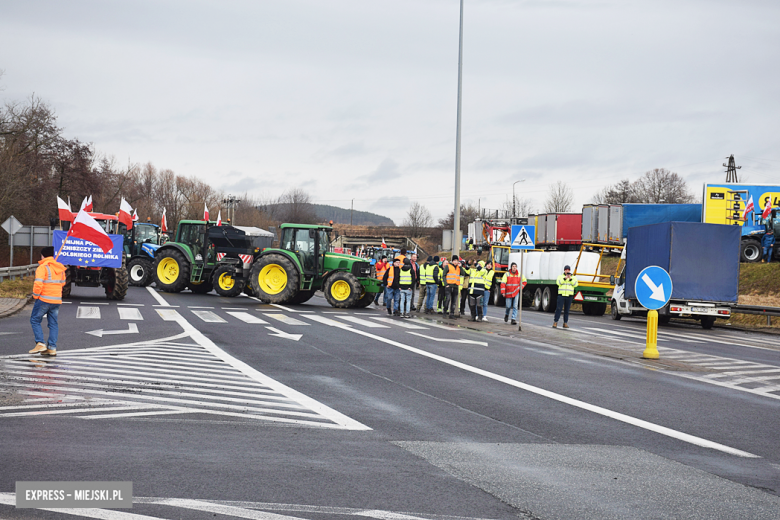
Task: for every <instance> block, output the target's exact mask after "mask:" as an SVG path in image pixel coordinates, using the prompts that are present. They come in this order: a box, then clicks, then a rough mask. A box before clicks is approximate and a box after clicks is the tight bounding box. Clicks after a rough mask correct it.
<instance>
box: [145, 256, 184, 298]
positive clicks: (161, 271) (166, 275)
mask: <svg viewBox="0 0 780 520" xmlns="http://www.w3.org/2000/svg"><path fill="white" fill-rule="evenodd" d="M152 275H153V276H154V281H155V282H156V283H157V286H158V287H159V288H160V289H162V290H163V291H165V292H169V293H177V292H181V291H183V290H184V288H185V287H187V282H189V281H190V263H189V262H188V261H187V259H186V258H185V257H184V255H183V254H182V253H181V252H180V251H178V250H176V249H168V250H165V251H163V252H162V253H160V254H159V255H157V256H155V258H154V266H153V267H152Z"/></svg>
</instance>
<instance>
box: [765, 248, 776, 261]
mask: <svg viewBox="0 0 780 520" xmlns="http://www.w3.org/2000/svg"><path fill="white" fill-rule="evenodd" d="M772 247H774V246H769V247H765V248H764V260H766V261H767V262H771V261H772Z"/></svg>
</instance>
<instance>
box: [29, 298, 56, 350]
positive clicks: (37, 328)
mask: <svg viewBox="0 0 780 520" xmlns="http://www.w3.org/2000/svg"><path fill="white" fill-rule="evenodd" d="M59 312H60V304H59V303H46V302H42V301H41V300H35V305H33V310H32V316H30V325H32V330H33V334H34V335H35V342H36V343H43V344H47V343H46V339H45V338H44V337H43V327H41V322H42V321H43V317H44V316H46V324H47V325H48V326H49V342H48V347H49V350H57V335H58V333H59V328H58V327H57V315H58V314H59Z"/></svg>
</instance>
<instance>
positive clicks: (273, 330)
mask: <svg viewBox="0 0 780 520" xmlns="http://www.w3.org/2000/svg"><path fill="white" fill-rule="evenodd" d="M266 329H268V330H270V331H271V334H269V336H277V337H279V338H284V339H291V340H293V341H298V340H299V339H301V338H302V337H303V334H288V333H287V332H284V331H282V330H279V329H276V328H274V327H266Z"/></svg>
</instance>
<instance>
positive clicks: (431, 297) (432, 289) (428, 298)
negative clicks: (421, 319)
mask: <svg viewBox="0 0 780 520" xmlns="http://www.w3.org/2000/svg"><path fill="white" fill-rule="evenodd" d="M436 289H438V287H437V286H435V285H429V286H428V288H427V289H425V308H426V309H428V310H433V305H434V302H435V301H436Z"/></svg>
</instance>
